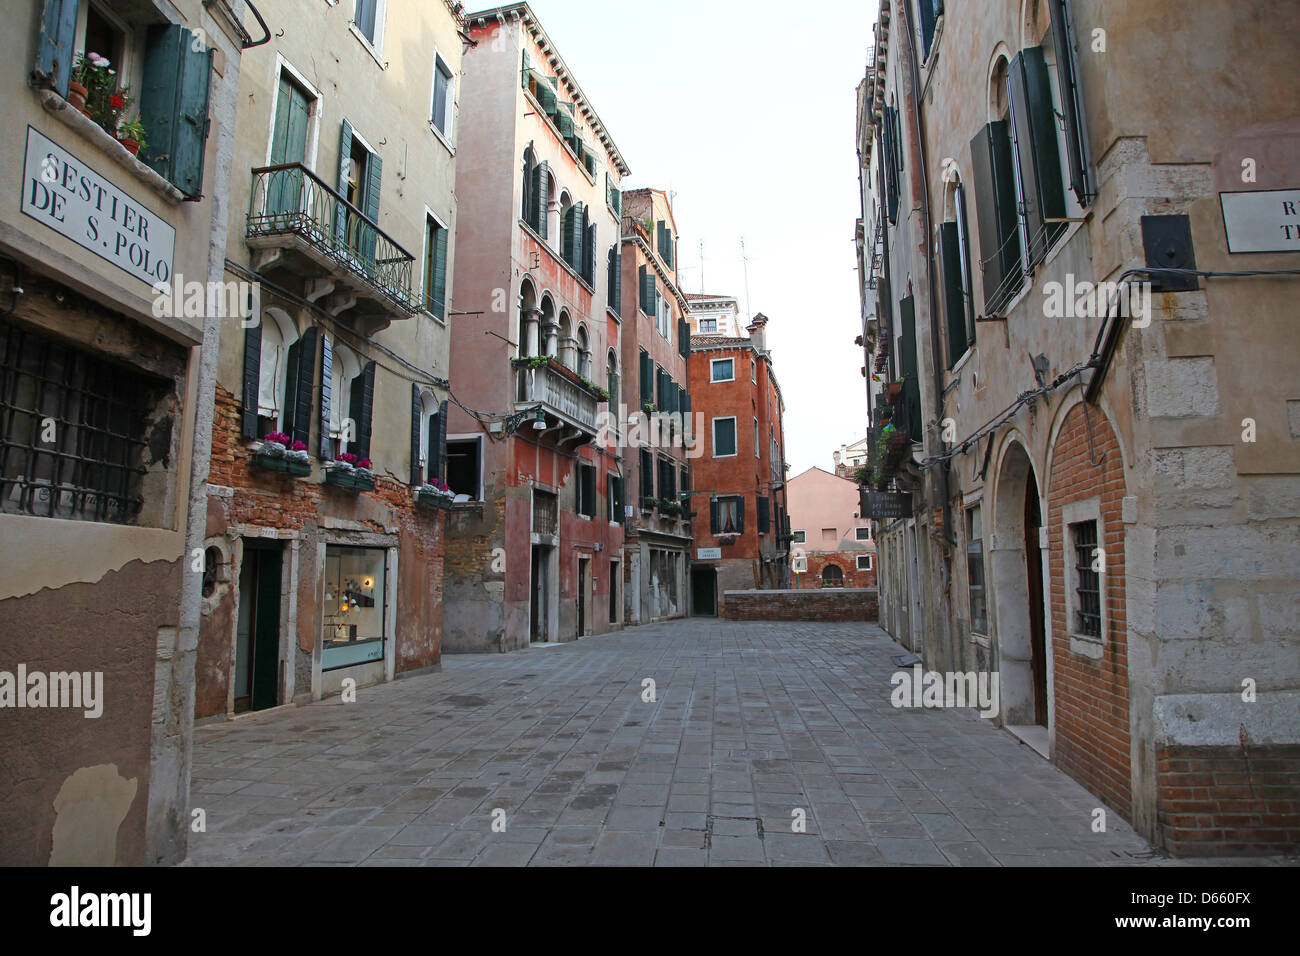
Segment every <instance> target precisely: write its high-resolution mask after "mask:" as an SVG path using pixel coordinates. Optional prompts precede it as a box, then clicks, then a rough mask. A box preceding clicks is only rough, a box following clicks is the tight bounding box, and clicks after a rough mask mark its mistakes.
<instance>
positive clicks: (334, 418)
mask: <svg viewBox="0 0 1300 956" xmlns="http://www.w3.org/2000/svg"><path fill="white" fill-rule="evenodd" d="M262 347H263V349H264V350H265V348H266V345H265V343H263V346H262ZM361 371H362V370H361V359H360V358H358V356H357V353H356V352H353V351H352V350H351V349H350V348H348V347H347V346H346V345H337V344H333V345H331V348H330V371H329V382H330V388H329V399H328V401H329V423H330V434H329V437H330V438H331V439H332V440H333V442H334V443H335V444H334V445H333V446H332V447H331V449H330V456H331V457H336V456H338V455H341V454H343V452H345V451H349V450H351V449H349V447H348V446H349V445H351V444H355V443H356V427H357V423H356V422H355V421H352V420H351V414H352V401H353V399H352V396H353V393H354V390H359V389H360V388H361V387H362V384H363V381H362V377H361Z"/></svg>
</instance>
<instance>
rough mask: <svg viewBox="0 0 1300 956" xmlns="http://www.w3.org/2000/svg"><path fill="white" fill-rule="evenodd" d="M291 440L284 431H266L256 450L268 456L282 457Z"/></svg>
mask: <svg viewBox="0 0 1300 956" xmlns="http://www.w3.org/2000/svg"><path fill="white" fill-rule="evenodd" d="M292 440H293V439H291V438H290V437H289V436H288V435H286V434H285V433H284V432H267V433H266V435H265V436H264V437H263V438H262V444H261V446H260V447H259V448H258V451H259V452H261V453H262V454H263V455H266V456H267V457H268V458H283V457H284V453H285V452H286V451H287V450H288V447H289V443H290V442H291V441H292ZM304 447H305V446H304Z"/></svg>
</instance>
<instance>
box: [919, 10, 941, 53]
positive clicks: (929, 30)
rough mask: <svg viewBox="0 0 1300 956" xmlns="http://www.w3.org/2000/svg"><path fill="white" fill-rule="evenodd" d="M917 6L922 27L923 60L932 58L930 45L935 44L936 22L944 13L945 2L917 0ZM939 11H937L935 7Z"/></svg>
mask: <svg viewBox="0 0 1300 956" xmlns="http://www.w3.org/2000/svg"><path fill="white" fill-rule="evenodd" d="M916 6H917V8H918V12H919V14H920V17H919V20H920V27H921V59H922V60H928V59H929V58H930V44H932V43H933V42H934V22H935V20H936V19H937V18H938V15H939V14H940V13H942V12H943V0H916ZM936 6H937V7H938V10H937V11H936V10H935V7H936Z"/></svg>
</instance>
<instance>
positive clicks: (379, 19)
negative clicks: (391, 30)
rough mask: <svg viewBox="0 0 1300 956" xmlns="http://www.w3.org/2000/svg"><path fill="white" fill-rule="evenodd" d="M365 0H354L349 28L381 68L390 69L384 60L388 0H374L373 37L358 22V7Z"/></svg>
mask: <svg viewBox="0 0 1300 956" xmlns="http://www.w3.org/2000/svg"><path fill="white" fill-rule="evenodd" d="M363 2H364V0H352V19H351V20H349V21H348V29H349V30H350V31H351V32H352V35H353V36H355V37H356V38H357V39H358V40H359V41H361V45H362V46H363V47H365V48H366V51H367V52H368V53H369V54H370V55H371V56H372V57H374V58H375V62H376V63H378V64H379V67H380V69H384V70H386V69H388V63H387V62H386V61H385V60H384V34H385V32H386V31H385V29H384V27H385V25H386V20H387V18H386V16H385V14H386V13H387V8H388V0H374V4H375V35H374V37H373V38H372V37H368V36H366V34H365V32H364V31H363V30H362V29H361V25H360V24H359V23H358V22H357V7H359V6H360V5H361V4H362V3H363Z"/></svg>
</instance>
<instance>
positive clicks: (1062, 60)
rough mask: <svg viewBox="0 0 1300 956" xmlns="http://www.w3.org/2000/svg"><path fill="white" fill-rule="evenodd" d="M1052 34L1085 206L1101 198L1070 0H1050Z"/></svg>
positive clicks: (1069, 151) (1069, 155)
mask: <svg viewBox="0 0 1300 956" xmlns="http://www.w3.org/2000/svg"><path fill="white" fill-rule="evenodd" d="M1048 6H1049V7H1050V8H1051V12H1052V37H1053V40H1054V42H1055V44H1056V74H1057V79H1058V81H1059V82H1058V84H1057V85H1058V87H1059V89H1060V91H1061V108H1062V111H1063V112H1064V113H1065V153H1066V159H1067V160H1069V163H1070V188H1071V189H1072V190H1073V191H1074V195H1075V197H1076V198H1077V199H1078V200H1079V205H1081V206H1083V207H1084V208H1085V209H1086V208H1087V207H1088V205H1089V204H1090V203H1091V202H1092V201H1093V199H1095V198H1096V197H1097V188H1096V185H1095V184H1094V181H1093V175H1092V163H1091V160H1090V157H1089V152H1088V134H1087V127H1086V125H1085V123H1084V120H1083V90H1082V87H1081V86H1080V83H1079V65H1078V60H1077V58H1076V57H1075V48H1074V24H1073V23H1072V19H1073V18H1072V17H1071V15H1070V11H1069V7H1068V5H1067V3H1066V0H1049V3H1048Z"/></svg>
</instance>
